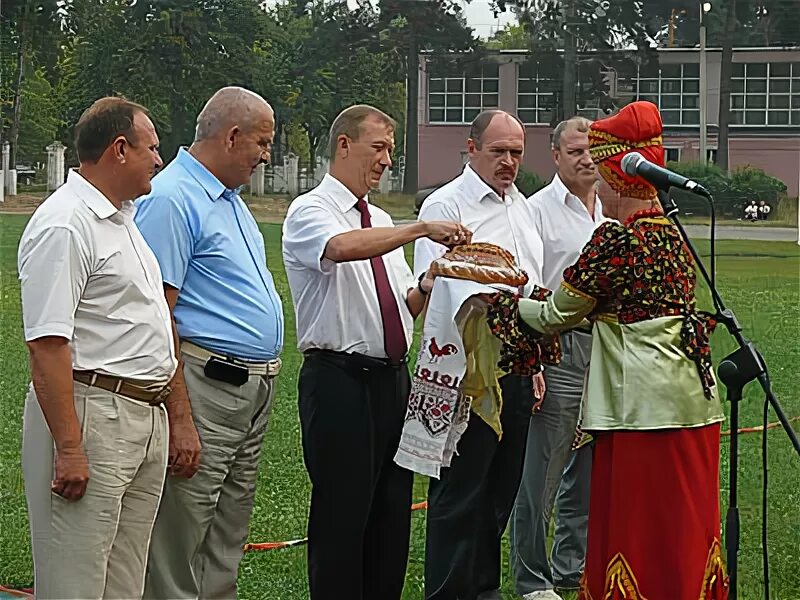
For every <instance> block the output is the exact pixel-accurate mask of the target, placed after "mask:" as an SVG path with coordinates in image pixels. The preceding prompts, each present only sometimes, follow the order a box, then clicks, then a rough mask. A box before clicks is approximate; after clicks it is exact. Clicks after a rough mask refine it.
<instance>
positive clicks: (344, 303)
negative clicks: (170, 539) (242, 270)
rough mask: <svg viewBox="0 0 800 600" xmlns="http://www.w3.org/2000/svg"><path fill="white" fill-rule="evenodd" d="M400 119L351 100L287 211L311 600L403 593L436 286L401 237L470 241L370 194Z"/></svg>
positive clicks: (459, 230) (457, 230)
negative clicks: (405, 463)
mask: <svg viewBox="0 0 800 600" xmlns="http://www.w3.org/2000/svg"><path fill="white" fill-rule="evenodd" d="M394 130H395V122H394V120H393V119H392V118H391V117H389V116H388V115H386V114H385V113H383V112H381V111H380V110H378V109H376V108H374V107H371V106H366V105H357V106H351V107H349V108H347V109H345V110H344V111H342V113H341V114H340V115H339V116H338V117H337V118H336V120H335V121H334V122H333V125H332V126H331V134H330V154H331V169H330V174H329V175H326V176H325V178H324V179H323V180H322V182H321V183H320V184H319V185H318V186H317V187H316V188H314V189H313V190H311V191H310V192H308V193H307V194H303V195H302V196H300V197H298V198H296V199H295V200H294V202H292V205H291V206H290V207H289V212H288V214H287V215H286V220H285V221H284V225H283V260H284V264H285V265H286V275H287V278H288V280H289V287H290V289H291V291H292V299H293V300H294V307H295V312H296V314H297V319H296V323H297V345H298V348H299V350H300V351H301V352H302V353H303V355H304V358H303V366H302V368H301V369H300V376H299V378H298V401H299V404H300V423H301V426H302V434H303V457H304V459H305V464H306V468H307V469H308V474H309V478H310V479H311V486H312V488H311V507H310V511H309V518H308V576H309V592H310V598H311V600H340V599H341V598H347V599H348V600H373V599H374V600H377V599H380V600H400V597H401V596H402V591H403V582H404V579H405V571H406V563H407V559H408V544H409V534H410V526H411V520H410V516H411V486H412V481H413V477H412V473H411V471H408V470H406V469H404V468H402V467H399V466H398V465H397V464H395V462H394V460H393V458H394V455H395V452H396V451H397V447H398V445H399V443H400V434H401V433H402V429H403V422H404V419H405V414H406V406H407V404H408V394H409V386H410V379H409V373H408V365H407V354H408V349H409V348H410V346H411V340H412V335H413V331H414V317H416V316H417V315H418V314H419V312H420V311H421V310H422V307H423V305H424V304H425V296H426V295H427V293H428V292H429V291H430V289H431V287H432V285H433V281H432V280H431V279H430V278H427V277H422V278H420V279H419V280H417V279H415V278H414V276H413V275H412V273H411V269H410V268H409V267H408V263H406V260H405V257H404V255H403V245H404V244H407V243H409V242H413V241H414V240H416V239H418V238H420V237H422V236H427V237H429V238H431V239H433V240H436V241H437V242H441V243H445V244H458V243H468V242H469V239H470V235H469V231H467V230H466V228H464V227H463V226H462V225H459V224H458V223H453V222H450V223H445V222H428V223H413V224H409V225H401V226H398V227H395V226H394V225H393V223H392V219H391V217H390V216H389V215H388V214H386V212H384V211H383V210H381V209H380V208H378V207H377V206H374V205H373V204H371V203H370V202H369V201H368V198H367V193H368V192H369V190H370V189H371V188H375V187H377V185H378V182H379V181H380V178H381V174H382V173H383V171H384V169H386V168H388V167H389V166H391V158H390V157H391V154H392V150H393V148H394Z"/></svg>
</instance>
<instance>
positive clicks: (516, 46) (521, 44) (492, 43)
mask: <svg viewBox="0 0 800 600" xmlns="http://www.w3.org/2000/svg"><path fill="white" fill-rule="evenodd" d="M530 41H531V38H530V35H529V34H528V32H527V30H526V29H525V27H524V26H523V25H521V24H520V23H506V25H505V27H503V28H502V29H501V30H500V31H498V32H497V33H495V34H494V35H493V36H492V37H491V39H489V40H488V41H487V42H486V47H487V48H489V49H490V50H520V49H525V48H527V47H528V46H529V45H530Z"/></svg>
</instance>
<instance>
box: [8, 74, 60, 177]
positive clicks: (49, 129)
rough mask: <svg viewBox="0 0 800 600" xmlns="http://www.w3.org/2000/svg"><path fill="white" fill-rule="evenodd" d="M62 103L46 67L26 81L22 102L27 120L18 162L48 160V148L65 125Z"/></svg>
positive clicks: (24, 124) (20, 141)
mask: <svg viewBox="0 0 800 600" xmlns="http://www.w3.org/2000/svg"><path fill="white" fill-rule="evenodd" d="M58 100H59V99H58V97H57V94H56V92H55V90H53V87H52V86H51V85H50V82H49V81H47V79H45V73H44V69H43V68H41V67H40V68H39V69H36V70H35V71H33V73H31V75H29V76H28V77H27V78H26V79H25V81H24V82H23V85H22V102H23V105H24V106H25V113H26V115H27V117H26V118H25V119H24V120H23V121H22V122H21V127H20V134H19V145H18V148H17V162H18V163H33V162H36V161H40V162H45V161H46V159H47V150H46V147H47V146H48V145H49V144H51V143H52V142H53V140H55V139H56V137H55V136H56V134H57V132H58V129H59V127H60V125H61V121H60V119H59V111H58V108H59V103H58Z"/></svg>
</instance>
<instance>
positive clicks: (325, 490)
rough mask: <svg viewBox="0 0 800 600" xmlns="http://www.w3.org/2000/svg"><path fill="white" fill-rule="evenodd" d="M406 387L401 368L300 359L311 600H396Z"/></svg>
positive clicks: (404, 505) (402, 552) (407, 496)
mask: <svg viewBox="0 0 800 600" xmlns="http://www.w3.org/2000/svg"><path fill="white" fill-rule="evenodd" d="M375 362H376V363H377V361H375ZM409 385H410V380H409V374H408V368H407V366H406V365H402V366H400V367H391V366H383V365H381V364H379V363H377V364H371V363H367V362H364V361H361V360H358V359H354V358H349V357H345V356H343V355H341V354H335V353H329V352H325V351H317V352H312V353H308V354H307V355H306V358H305V360H304V362H303V366H302V368H301V369H300V378H299V382H298V391H299V408H300V422H301V426H302V434H303V456H304V459H305V464H306V468H307V469H308V474H309V477H310V478H311V485H312V488H311V508H310V512H309V519H308V539H309V543H308V579H309V591H310V595H311V599H312V600H341V599H342V598H347V599H348V600H399V599H400V597H401V595H402V592H403V582H404V580H405V572H406V564H407V562H408V545H409V535H410V529H411V488H412V483H413V475H412V473H411V471H408V470H406V469H403V468H401V467H398V466H397V465H396V464H395V463H394V460H393V459H394V455H395V452H396V451H397V447H398V445H399V442H400V434H401V433H402V430H403V421H404V419H405V412H406V406H407V402H408V393H409Z"/></svg>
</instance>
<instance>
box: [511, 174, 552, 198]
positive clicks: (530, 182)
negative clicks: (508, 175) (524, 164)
mask: <svg viewBox="0 0 800 600" xmlns="http://www.w3.org/2000/svg"><path fill="white" fill-rule="evenodd" d="M514 184H515V185H516V186H517V188H518V189H519V191H520V192H522V193H523V194H525V195H526V196H531V195H532V194H535V193H536V192H538V191H539V190H540V189H542V188H543V187H544V186H546V185H547V182H546V181H545V180H544V179H542V178H541V177H539V176H538V175H537V174H536V173H534V172H533V171H527V170H525V169H523V168H520V170H519V172H518V173H517V179H516V181H514Z"/></svg>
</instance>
